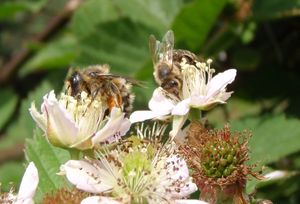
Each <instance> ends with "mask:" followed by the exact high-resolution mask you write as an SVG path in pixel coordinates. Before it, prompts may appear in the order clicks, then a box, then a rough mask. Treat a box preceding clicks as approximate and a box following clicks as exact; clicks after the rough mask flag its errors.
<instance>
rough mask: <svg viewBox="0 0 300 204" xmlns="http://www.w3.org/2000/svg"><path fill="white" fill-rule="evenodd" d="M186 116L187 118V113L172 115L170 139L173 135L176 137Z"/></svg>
mask: <svg viewBox="0 0 300 204" xmlns="http://www.w3.org/2000/svg"><path fill="white" fill-rule="evenodd" d="M187 118H188V115H184V116H176V115H175V116H173V123H172V130H171V131H170V133H169V134H170V137H171V139H172V140H173V139H174V138H175V137H177V135H178V133H179V132H180V131H181V128H182V126H183V125H184V123H185V121H186V120H187Z"/></svg>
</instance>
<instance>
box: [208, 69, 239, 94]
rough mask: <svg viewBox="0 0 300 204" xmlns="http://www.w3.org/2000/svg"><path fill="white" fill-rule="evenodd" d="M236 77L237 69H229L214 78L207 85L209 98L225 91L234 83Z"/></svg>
mask: <svg viewBox="0 0 300 204" xmlns="http://www.w3.org/2000/svg"><path fill="white" fill-rule="evenodd" d="M235 76H236V69H229V70H226V71H225V72H222V73H219V74H217V75H216V76H214V77H213V78H212V79H211V81H210V82H209V83H208V84H207V97H208V98H210V97H214V96H215V95H217V94H218V93H219V92H220V91H222V90H224V89H225V88H226V86H227V85H228V84H230V83H232V82H233V81H234V79H235Z"/></svg>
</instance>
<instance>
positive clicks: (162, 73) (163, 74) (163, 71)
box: [158, 64, 171, 79]
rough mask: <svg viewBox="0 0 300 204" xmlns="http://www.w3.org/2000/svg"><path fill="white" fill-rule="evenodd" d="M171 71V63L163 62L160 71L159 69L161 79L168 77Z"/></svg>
mask: <svg viewBox="0 0 300 204" xmlns="http://www.w3.org/2000/svg"><path fill="white" fill-rule="evenodd" d="M170 72H171V69H170V67H169V65H167V64H161V65H160V67H159V71H158V74H159V78H160V79H165V78H166V77H168V75H169V74H170Z"/></svg>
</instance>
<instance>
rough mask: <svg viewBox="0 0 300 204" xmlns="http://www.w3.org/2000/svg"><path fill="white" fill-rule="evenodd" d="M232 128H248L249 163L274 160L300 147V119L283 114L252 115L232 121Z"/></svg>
mask: <svg viewBox="0 0 300 204" xmlns="http://www.w3.org/2000/svg"><path fill="white" fill-rule="evenodd" d="M232 127H233V129H237V130H244V129H249V130H251V131H252V133H253V137H252V138H251V139H250V150H251V155H250V156H251V163H257V164H259V165H264V164H268V163H271V162H275V161H277V160H278V159H281V158H283V157H285V156H288V155H290V154H292V153H295V152H297V151H299V149H300V142H299V140H300V120H298V119H295V118H286V117H285V116H283V115H279V116H265V117H254V118H248V119H244V120H240V121H235V122H232Z"/></svg>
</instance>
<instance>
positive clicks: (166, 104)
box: [148, 88, 174, 116]
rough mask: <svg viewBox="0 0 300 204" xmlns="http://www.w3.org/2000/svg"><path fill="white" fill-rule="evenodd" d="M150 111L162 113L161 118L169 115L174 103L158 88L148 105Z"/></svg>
mask: <svg viewBox="0 0 300 204" xmlns="http://www.w3.org/2000/svg"><path fill="white" fill-rule="evenodd" d="M148 106H149V108H150V110H152V111H153V112H156V113H160V115H161V116H163V115H168V114H170V113H171V111H172V109H173V108H174V102H173V101H172V100H170V99H168V98H166V97H165V95H164V94H163V92H162V90H161V89H160V88H157V89H155V90H154V92H153V95H152V98H151V99H150V101H149V104H148Z"/></svg>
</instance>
